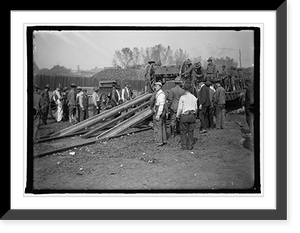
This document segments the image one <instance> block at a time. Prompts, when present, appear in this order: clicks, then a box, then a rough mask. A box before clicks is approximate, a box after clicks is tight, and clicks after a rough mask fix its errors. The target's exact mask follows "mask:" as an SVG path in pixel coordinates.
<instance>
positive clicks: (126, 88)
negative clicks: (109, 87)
mask: <svg viewBox="0 0 300 233" xmlns="http://www.w3.org/2000/svg"><path fill="white" fill-rule="evenodd" d="M121 98H122V101H123V102H127V101H129V100H131V94H130V90H129V83H127V82H126V83H125V86H124V88H123V89H122V94H121Z"/></svg>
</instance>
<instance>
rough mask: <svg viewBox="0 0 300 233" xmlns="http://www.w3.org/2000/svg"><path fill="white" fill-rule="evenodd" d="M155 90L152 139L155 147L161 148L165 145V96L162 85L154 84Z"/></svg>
mask: <svg viewBox="0 0 300 233" xmlns="http://www.w3.org/2000/svg"><path fill="white" fill-rule="evenodd" d="M154 88H155V90H156V94H155V104H154V109H153V112H154V114H153V126H154V137H155V139H156V141H157V146H163V145H164V144H167V127H166V110H165V104H166V95H165V93H164V92H163V91H162V90H161V88H162V83H161V82H156V83H155V84H154Z"/></svg>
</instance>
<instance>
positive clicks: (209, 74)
mask: <svg viewBox="0 0 300 233" xmlns="http://www.w3.org/2000/svg"><path fill="white" fill-rule="evenodd" d="M207 62H208V64H207V67H206V80H208V81H210V82H212V83H214V81H215V78H216V73H217V67H216V65H215V64H213V62H212V58H211V57H210V58H208V59H207Z"/></svg>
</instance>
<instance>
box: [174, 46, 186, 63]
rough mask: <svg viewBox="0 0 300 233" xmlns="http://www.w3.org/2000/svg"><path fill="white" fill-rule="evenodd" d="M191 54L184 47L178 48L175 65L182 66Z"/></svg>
mask: <svg viewBox="0 0 300 233" xmlns="http://www.w3.org/2000/svg"><path fill="white" fill-rule="evenodd" d="M188 57H189V54H188V53H187V52H186V51H183V50H182V49H176V51H175V54H174V60H175V65H176V66H180V65H181V64H182V63H183V62H184V61H185V60H186V59H187V58H188Z"/></svg>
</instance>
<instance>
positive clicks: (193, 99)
mask: <svg viewBox="0 0 300 233" xmlns="http://www.w3.org/2000/svg"><path fill="white" fill-rule="evenodd" d="M154 87H155V92H154V93H153V94H152V98H151V101H150V103H151V108H152V111H153V125H154V136H155V139H156V141H157V146H163V145H164V144H166V143H167V129H166V119H167V114H170V119H171V123H170V134H171V136H172V137H176V135H178V134H180V137H181V140H180V141H181V149H183V150H186V149H188V150H192V149H193V146H194V143H193V138H194V136H193V135H194V129H195V125H196V118H197V116H198V112H199V116H200V129H201V133H204V132H205V131H207V130H209V129H214V128H216V129H224V128H225V90H224V88H223V87H222V86H221V85H220V83H219V82H216V83H215V88H216V89H215V88H214V87H213V86H212V83H211V82H210V81H206V82H205V83H202V84H201V90H200V92H199V94H198V95H195V94H193V93H192V89H193V84H192V82H190V81H185V82H183V81H182V80H181V79H180V78H179V77H177V78H176V79H175V87H173V88H171V90H170V91H169V92H164V91H162V89H161V88H162V83H161V82H156V83H155V85H154ZM214 109H215V111H214ZM214 114H215V116H216V127H215V126H214V121H213V117H214Z"/></svg>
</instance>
